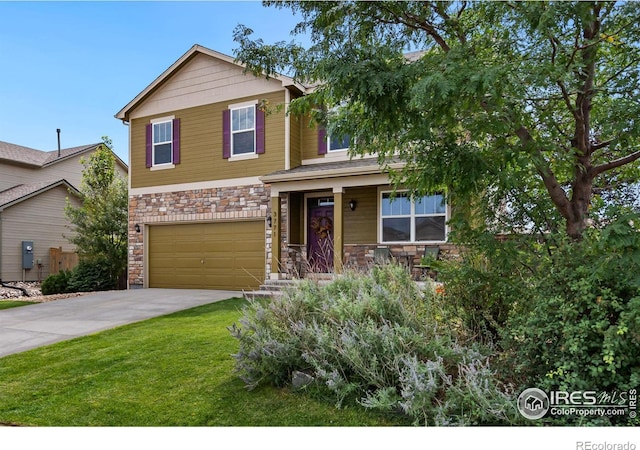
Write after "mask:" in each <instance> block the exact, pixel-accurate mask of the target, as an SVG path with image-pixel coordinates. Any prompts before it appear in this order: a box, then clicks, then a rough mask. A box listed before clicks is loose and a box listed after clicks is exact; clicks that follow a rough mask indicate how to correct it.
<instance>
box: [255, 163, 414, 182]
mask: <svg viewBox="0 0 640 450" xmlns="http://www.w3.org/2000/svg"><path fill="white" fill-rule="evenodd" d="M388 167H389V168H390V169H401V168H402V167H404V163H392V164H389V166H388ZM381 173H385V170H384V168H382V167H380V166H365V167H341V168H338V169H319V170H311V171H308V172H285V173H279V174H274V175H264V176H262V177H260V178H259V179H260V181H262V182H263V183H267V184H272V183H284V182H287V181H305V180H317V179H324V178H342V177H348V176H359V175H377V174H381Z"/></svg>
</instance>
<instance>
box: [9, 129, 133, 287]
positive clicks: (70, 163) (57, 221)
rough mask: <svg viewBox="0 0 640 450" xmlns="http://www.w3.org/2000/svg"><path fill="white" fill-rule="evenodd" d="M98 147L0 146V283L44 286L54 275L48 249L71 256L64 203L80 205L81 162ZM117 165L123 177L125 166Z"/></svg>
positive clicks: (120, 162) (118, 162)
mask: <svg viewBox="0 0 640 450" xmlns="http://www.w3.org/2000/svg"><path fill="white" fill-rule="evenodd" d="M100 145H101V144H91V145H85V146H80V147H73V148H66V149H61V150H54V151H50V152H44V151H40V150H35V149H32V148H28V147H23V146H20V145H15V144H10V143H7V142H2V141H0V280H2V281H4V282H9V281H22V280H25V281H39V280H43V279H44V278H46V277H47V276H48V275H49V274H50V273H56V272H57V268H51V267H49V251H50V248H52V247H53V248H60V247H62V249H63V251H67V252H72V251H74V248H73V246H72V245H71V244H70V243H69V241H68V240H67V239H66V238H65V237H64V235H65V234H66V235H68V234H69V233H70V230H69V228H68V226H69V222H68V221H67V219H66V217H65V214H64V208H65V205H66V201H67V198H69V200H70V201H71V202H72V203H73V204H75V205H80V200H79V198H78V197H77V195H73V194H78V189H79V188H80V183H81V180H82V170H83V169H84V166H83V165H82V164H81V162H80V159H81V158H82V157H85V158H87V157H88V156H89V155H90V154H91V153H92V152H94V151H95V150H96V149H97V148H98V147H99V146H100ZM116 161H117V168H118V171H119V172H120V174H121V175H122V176H124V177H126V176H127V172H128V167H127V165H126V164H125V163H124V162H123V161H121V160H120V159H119V158H118V157H117V156H116ZM31 243H32V244H31ZM28 246H30V247H31V249H27V247H28ZM23 253H29V256H27V258H26V260H27V266H28V265H30V264H28V260H29V259H33V263H32V265H31V268H28V269H24V268H23Z"/></svg>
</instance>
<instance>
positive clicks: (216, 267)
mask: <svg viewBox="0 0 640 450" xmlns="http://www.w3.org/2000/svg"><path fill="white" fill-rule="evenodd" d="M148 241H149V256H148V262H149V264H148V267H149V286H150V287H174V288H205V289H207V288H208V289H229V290H241V289H248V288H255V287H257V286H258V285H259V284H260V283H261V282H262V281H263V280H264V264H265V248H264V222H262V221H244V222H219V223H198V224H181V225H156V226H151V227H150V228H149V236H148Z"/></svg>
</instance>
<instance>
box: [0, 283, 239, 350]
mask: <svg viewBox="0 0 640 450" xmlns="http://www.w3.org/2000/svg"><path fill="white" fill-rule="evenodd" d="M240 296H242V293H241V292H234V291H211V290H191V289H189V290H184V289H133V290H130V291H110V292H96V293H92V294H86V295H83V296H80V297H73V298H68V299H62V300H56V301H52V302H47V303H38V304H34V305H29V306H21V307H18V308H10V309H5V310H0V357H2V356H6V355H10V354H13V353H19V352H23V351H25V350H30V349H32V348H36V347H42V346H44V345H48V344H53V343H54V342H60V341H66V340H69V339H73V338H76V337H78V336H85V335H88V334H93V333H96V332H98V331H102V330H107V329H109V328H114V327H117V326H120V325H125V324H128V323H133V322H138V321H141V320H145V319H149V318H152V317H158V316H162V315H165V314H170V313H172V312H176V311H181V310H184V309H189V308H193V307H195V306H200V305H206V304H208V303H213V302H217V301H220V300H225V299H228V298H231V297H240Z"/></svg>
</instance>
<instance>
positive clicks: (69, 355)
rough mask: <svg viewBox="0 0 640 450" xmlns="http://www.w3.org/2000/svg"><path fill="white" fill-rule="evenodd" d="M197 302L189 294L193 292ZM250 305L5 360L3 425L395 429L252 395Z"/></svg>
mask: <svg viewBox="0 0 640 450" xmlns="http://www.w3.org/2000/svg"><path fill="white" fill-rule="evenodd" d="M185 295H188V294H185ZM243 304H244V300H242V299H231V300H226V301H223V302H219V303H214V304H211V305H205V306H201V307H198V308H194V309H190V310H187V311H183V312H179V313H175V314H171V315H167V316H163V317H159V318H156V319H151V320H147V321H144V322H139V323H136V324H131V325H127V326H124V327H120V328H116V329H113V330H109V331H105V332H102V333H98V334H94V335H92V336H86V337H82V338H78V339H74V340H72V341H67V342H62V343H59V344H55V345H51V346H48V347H43V348H39V349H35V350H31V351H28V352H25V353H20V354H16V355H9V356H6V357H4V358H2V359H1V360H0V387H1V389H0V424H18V425H39V426H230V425H243V426H316V425H321V426H322V425H325V426H386V425H399V424H400V423H399V422H394V421H392V420H390V419H388V418H385V417H382V416H380V415H376V414H373V413H370V412H369V411H366V410H364V409H360V408H345V409H335V408H334V406H333V404H331V403H325V402H323V401H321V400H318V399H315V398H312V397H311V396H308V395H304V394H302V393H294V392H291V391H289V390H288V389H277V388H272V387H268V386H266V387H261V388H258V389H256V390H254V391H247V390H246V389H245V387H244V383H243V382H242V381H241V380H240V379H238V378H237V376H236V375H235V374H234V373H233V366H234V360H233V358H232V357H231V356H230V355H231V354H232V353H235V352H236V350H237V345H238V344H237V341H236V340H235V339H234V338H233V337H231V335H230V334H229V332H228V330H227V328H226V327H227V326H230V325H231V324H232V323H233V322H237V320H238V318H239V317H240V315H241V314H240V308H241V306H242V305H243Z"/></svg>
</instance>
